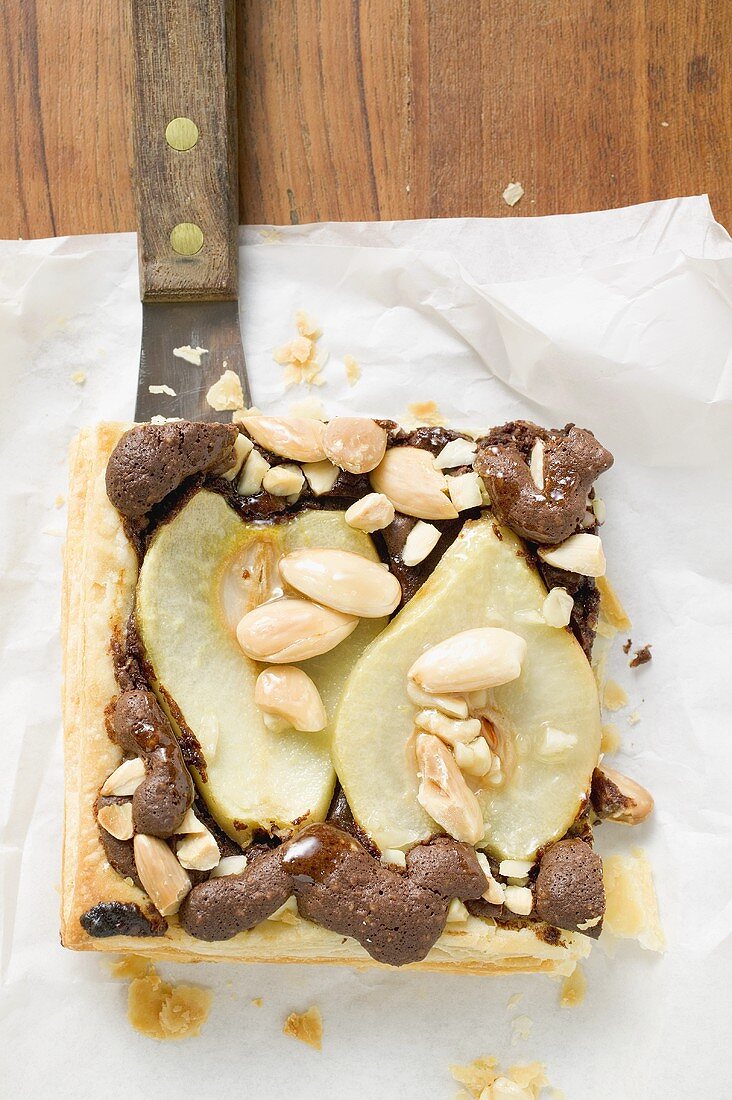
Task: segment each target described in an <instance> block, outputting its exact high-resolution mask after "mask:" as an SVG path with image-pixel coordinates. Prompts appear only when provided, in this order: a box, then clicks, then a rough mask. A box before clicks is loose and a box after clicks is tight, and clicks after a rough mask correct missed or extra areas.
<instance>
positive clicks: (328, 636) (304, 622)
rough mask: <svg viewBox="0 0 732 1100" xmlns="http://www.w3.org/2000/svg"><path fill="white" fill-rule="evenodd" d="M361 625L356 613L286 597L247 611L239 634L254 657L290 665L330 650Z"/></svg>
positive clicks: (244, 648)
mask: <svg viewBox="0 0 732 1100" xmlns="http://www.w3.org/2000/svg"><path fill="white" fill-rule="evenodd" d="M357 626H358V619H357V618H356V617H355V616H354V615H343V614H341V612H339V611H333V610H331V608H329V607H319V606H318V605H317V604H314V603H310V601H309V600H295V599H290V598H289V597H283V598H282V599H278V600H271V601H270V602H269V603H265V604H261V605H260V606H259V607H255V608H254V609H253V610H252V611H250V612H249V613H248V614H247V615H245V616H244V618H243V619H242V620H241V622H240V623H239V625H238V627H237V628H236V636H237V639H238V641H239V645H240V646H241V648H242V649H243V650H244V652H245V653H246V655H247V657H251V658H252V660H253V661H267V662H268V663H271V664H278V665H279V664H283V665H286V664H290V663H292V662H293V661H306V660H308V659H309V658H310V657H317V656H319V654H321V653H327V652H328V651H329V650H331V649H334V648H335V647H336V646H337V645H338V644H339V642H342V641H343V639H344V638H347V637H348V635H349V634H351V633H353V631H354V630H355V629H356V627H357Z"/></svg>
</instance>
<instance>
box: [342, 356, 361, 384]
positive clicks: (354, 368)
mask: <svg viewBox="0 0 732 1100" xmlns="http://www.w3.org/2000/svg"><path fill="white" fill-rule="evenodd" d="M343 366H344V367H345V368H346V378H347V379H348V385H349V386H355V385H356V383H357V382H358V380H359V378H360V377H361V368H360V367H359V365H358V363H357V362H356V360H355V359H354V358H353V356H352V355H344V356H343Z"/></svg>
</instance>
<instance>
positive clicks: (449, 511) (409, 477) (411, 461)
mask: <svg viewBox="0 0 732 1100" xmlns="http://www.w3.org/2000/svg"><path fill="white" fill-rule="evenodd" d="M369 477H370V480H371V485H372V487H373V489H374V490H375V491H376V492H377V493H383V494H384V496H386V497H388V498H389V500H390V501H391V502H392V504H393V505H394V507H395V508H396V509H397V511H399V512H402V513H403V514H404V515H405V516H414V517H415V518H416V519H456V518H457V514H458V513H457V509H456V507H455V505H454V504H453V503H452V501H451V500H450V498H449V497H448V496H447V478H446V477H445V475H444V474H443V473H441V472H440V471H439V470H436V469H435V464H434V460H433V458H432V455H431V454H430V452H429V451H423V450H421V449H420V448H419V447H390V448H389V450H388V451H387V452H386V454H385V455H384V457H383V459H382V460H381V462H380V463H379V465H378V466H377V467H376V469H375V470H372V472H371V474H370V475H369Z"/></svg>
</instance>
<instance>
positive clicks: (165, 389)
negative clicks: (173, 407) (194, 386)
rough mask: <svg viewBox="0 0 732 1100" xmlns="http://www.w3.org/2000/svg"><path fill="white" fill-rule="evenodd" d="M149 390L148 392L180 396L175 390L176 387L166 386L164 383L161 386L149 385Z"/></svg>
mask: <svg viewBox="0 0 732 1100" xmlns="http://www.w3.org/2000/svg"><path fill="white" fill-rule="evenodd" d="M147 391H148V393H166V394H167V395H168V397H177V396H178V394H177V393H176V392H175V390H174V389H172V388H171V387H170V386H166V385H164V384H163V385H160V386H148V387H147Z"/></svg>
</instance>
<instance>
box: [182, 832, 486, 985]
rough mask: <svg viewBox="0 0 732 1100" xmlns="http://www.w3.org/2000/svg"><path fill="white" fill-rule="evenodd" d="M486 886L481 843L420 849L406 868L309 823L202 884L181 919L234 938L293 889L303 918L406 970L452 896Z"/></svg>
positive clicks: (191, 928) (441, 923)
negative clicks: (476, 847) (233, 871)
mask: <svg viewBox="0 0 732 1100" xmlns="http://www.w3.org/2000/svg"><path fill="white" fill-rule="evenodd" d="M486 886H487V882H486V878H485V875H484V874H483V872H482V871H481V869H480V865H479V864H478V860H477V858H476V856H475V852H474V851H473V849H472V848H470V847H468V846H467V845H465V844H460V843H459V842H458V841H456V840H452V839H451V838H449V837H438V838H436V839H434V840H432V841H430V842H428V843H426V844H420V845H418V846H417V847H416V848H413V849H412V850H411V851H410V852H409V853H408V855H407V869H406V873H405V874H401V873H400V872H398V871H396V870H392V869H390V868H388V867H383V866H382V865H381V863H379V862H378V860H377V859H375V858H374V857H373V856H372V855H370V854H369V852H367V851H366V849H365V848H364V847H363V845H362V844H360V843H359V842H358V841H357V840H356V839H355V838H354V837H352V836H350V835H348V834H347V833H344V832H343V831H342V830H341V829H338V828H335V827H334V826H333V825H328V824H323V825H311V826H310V827H309V828H307V829H304V830H303V831H302V832H301V833H299V834H298V835H297V836H296V837H295V838H294V839H292V840H290V841H287V842H286V843H285V844H283V845H282V846H281V847H279V848H276V849H274V850H273V851H269V852H267V853H265V854H264V855H261V856H260V857H259V858H258V859H256V860H255V861H254V862H253V863H250V864H249V865H248V866H247V868H246V869H245V870H244V871H243V872H242V874H240V875H230V876H227V877H225V878H218V879H210V880H209V881H208V882H205V883H202V884H201V885H200V886H196V887H195V888H194V889H193V890H192V891H191V893H190V894H189V895H188V897H187V898H185V900H184V902H183V904H182V906H181V910H180V921H181V925H182V927H183V928H184V929H185V930H186V931H187V932H188V933H189V934H190V935H192V936H196V937H197V938H198V939H203V940H222V939H230V938H231V937H232V936H235V935H237V933H239V932H243V931H245V930H247V929H249V928H254V927H255V925H257V924H259V923H260V921H262V920H264V919H266V918H267V917H269V916H271V915H272V913H274V912H275V911H276V910H277V909H279V908H280V906H281V905H283V904H284V903H285V901H287V899H288V898H289V897H290V896H291V895H293V894H294V896H295V897H296V898H297V907H298V911H299V913H300V915H301V916H302V917H305V918H306V919H307V920H312V921H314V922H315V923H316V924H319V925H321V926H322V927H323V928H328V929H330V930H331V931H333V932H337V933H339V934H340V935H342V936H350V937H352V938H353V939H355V940H357V941H358V942H359V943H360V944H361V946H362V947H364V948H365V950H366V951H367V952H368V953H369V955H371V957H372V958H374V959H376V960H377V961H378V962H383V963H388V964H389V965H391V966H404V965H405V964H406V963H410V962H418V961H419V960H420V959H423V958H424V957H425V956H426V955H427V953H428V952H429V950H430V948H431V947H432V946H433V944H434V943H435V942H436V941H437V939H438V938H439V936H440V934H441V932H442V930H443V928H444V927H445V921H446V920H447V910H448V906H449V904H450V901H451V899H452V898H455V897H457V898H461V899H469V898H478V897H480V895H481V893H482V892H483V891H484V890H485V889H486Z"/></svg>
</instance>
